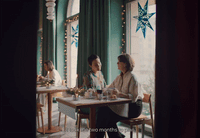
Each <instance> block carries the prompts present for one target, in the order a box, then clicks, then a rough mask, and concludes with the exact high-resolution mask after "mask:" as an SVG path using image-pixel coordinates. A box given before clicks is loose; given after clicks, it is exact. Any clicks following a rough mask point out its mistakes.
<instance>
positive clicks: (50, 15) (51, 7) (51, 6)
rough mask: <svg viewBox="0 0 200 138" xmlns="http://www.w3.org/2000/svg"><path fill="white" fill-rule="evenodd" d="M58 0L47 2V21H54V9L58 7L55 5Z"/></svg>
mask: <svg viewBox="0 0 200 138" xmlns="http://www.w3.org/2000/svg"><path fill="white" fill-rule="evenodd" d="M55 1H56V0H46V6H47V19H48V20H50V21H52V20H53V19H54V18H55V17H54V7H55V6H56V4H55Z"/></svg>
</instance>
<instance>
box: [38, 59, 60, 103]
mask: <svg viewBox="0 0 200 138" xmlns="http://www.w3.org/2000/svg"><path fill="white" fill-rule="evenodd" d="M44 69H45V70H46V71H47V75H46V76H45V77H43V76H39V81H46V80H54V86H61V85H62V79H61V77H60V74H59V73H58V71H57V70H56V69H55V67H54V65H53V62H52V61H51V60H47V61H45V62H44ZM58 95H59V93H55V94H53V102H54V103H56V102H57V101H56V98H55V97H57V96H58ZM60 95H63V93H62V92H60Z"/></svg>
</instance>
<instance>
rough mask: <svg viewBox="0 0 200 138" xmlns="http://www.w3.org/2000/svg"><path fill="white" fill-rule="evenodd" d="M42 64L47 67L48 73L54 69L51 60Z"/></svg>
mask: <svg viewBox="0 0 200 138" xmlns="http://www.w3.org/2000/svg"><path fill="white" fill-rule="evenodd" d="M44 64H46V65H47V69H48V70H49V71H52V70H53V69H54V65H53V62H52V61H51V60H46V61H45V62H44Z"/></svg>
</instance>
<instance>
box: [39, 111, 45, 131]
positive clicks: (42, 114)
mask: <svg viewBox="0 0 200 138" xmlns="http://www.w3.org/2000/svg"><path fill="white" fill-rule="evenodd" d="M40 112H41V120H42V130H43V134H45V129H44V120H43V111H42V108H40Z"/></svg>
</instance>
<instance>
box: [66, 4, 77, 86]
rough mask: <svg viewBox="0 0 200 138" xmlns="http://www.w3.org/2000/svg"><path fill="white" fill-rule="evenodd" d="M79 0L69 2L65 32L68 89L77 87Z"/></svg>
mask: <svg viewBox="0 0 200 138" xmlns="http://www.w3.org/2000/svg"><path fill="white" fill-rule="evenodd" d="M78 18H79V0H69V3H68V9H67V18H66V30H65V38H66V41H65V50H64V51H65V54H64V55H65V73H64V74H65V79H66V80H67V81H66V82H67V86H68V87H71V88H72V87H75V86H76V78H77V74H76V72H77V54H78V31H79V24H78Z"/></svg>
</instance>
